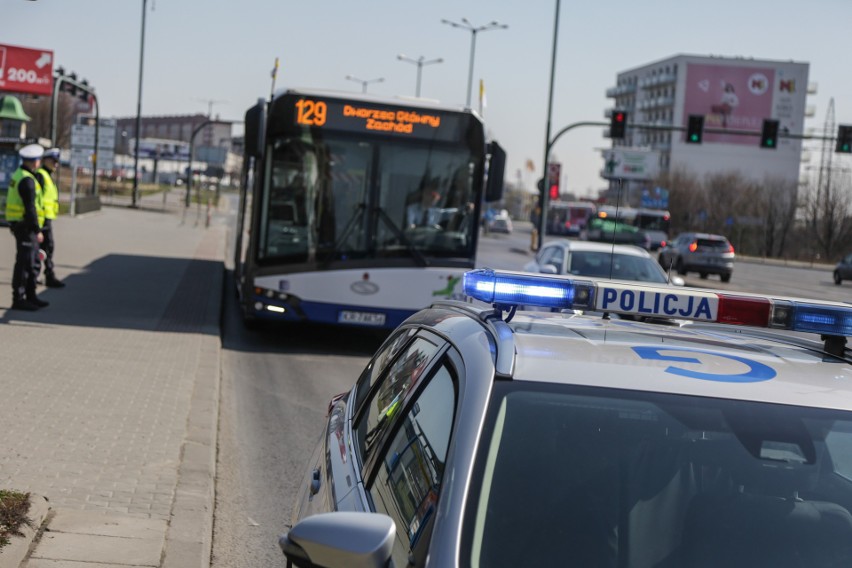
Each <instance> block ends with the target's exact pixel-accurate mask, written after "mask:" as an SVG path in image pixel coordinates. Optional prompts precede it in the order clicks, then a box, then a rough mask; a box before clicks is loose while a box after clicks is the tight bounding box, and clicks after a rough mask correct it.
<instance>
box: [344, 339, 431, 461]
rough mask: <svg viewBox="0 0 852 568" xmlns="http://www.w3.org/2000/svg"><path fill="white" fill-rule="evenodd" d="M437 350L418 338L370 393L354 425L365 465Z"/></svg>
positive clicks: (357, 443)
mask: <svg viewBox="0 0 852 568" xmlns="http://www.w3.org/2000/svg"><path fill="white" fill-rule="evenodd" d="M437 351H438V346H437V345H436V344H434V343H432V342H430V341H427V340H426V339H424V338H422V337H418V338H416V339H415V340H414V341H413V342H411V343H410V344H409V346H408V347H407V348H406V349H405V350H404V351H403V352H402V353H400V355H399V356H398V357H397V358H396V359H394V361H393V362H392V363H391V364H390V366H389V367H388V370H387V373H386V374H384V375H382V378H381V382H380V383H379V384H378V385H377V388H375V389H373V391H372V392H371V393H370V394H369V397H368V399H367V401H366V402H365V403H364V407H363V409H362V410H361V412H360V415H359V416H358V418H357V421H356V424H355V436H356V439H355V441H356V445H357V447H358V449H359V453H360V455H361V458H362V463H363V462H364V461H366V459H367V457H368V455H369V453H370V452H371V451H372V450H373V448H374V445H375V443H376V442H377V441H378V440H380V439H381V437H382V433H383V432H385V431H386V429H387V428H388V427H389V426H390V425H391V423H392V422H393V419H394V417H395V413H396V412H397V411H398V410H399V407H400V406H401V404H402V402H403V400H404V399H405V397H406V395H407V394H408V392H409V389H411V388H412V387H414V386H415V385H416V384H417V383H418V381H419V380H420V379H422V378H423V374H424V373H425V371H426V369H427V367H428V366H429V363H430V361H431V360H432V358H433V357H434V355H435V353H437Z"/></svg>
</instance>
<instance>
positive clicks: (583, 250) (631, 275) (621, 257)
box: [524, 239, 684, 286]
mask: <svg viewBox="0 0 852 568" xmlns="http://www.w3.org/2000/svg"><path fill="white" fill-rule="evenodd" d="M524 271H526V272H541V273H545V274H568V275H571V276H587V277H594V278H614V279H616V280H635V281H637V282H652V283H655V284H665V283H667V282H669V279H668V276H667V275H666V273H665V272H664V271H663V270H662V269H661V268H660V266H659V265H658V264H657V263H656V262H655V261H654V257H652V256H651V255H650V254H649V253H648V251H646V250H645V249H642V248H639V247H636V246H632V245H610V244H606V243H594V242H588V241H576V240H569V239H556V240H553V241H548V242H546V243H544V245H543V246H542V247H541V250H540V251H538V254H536V256H535V260H533V261H532V262H529V263H527V264H526V266H524ZM671 283H672V284H674V285H676V286H683V285H684V280H683V278H681V277H679V276H674V277H673V278H672V282H671Z"/></svg>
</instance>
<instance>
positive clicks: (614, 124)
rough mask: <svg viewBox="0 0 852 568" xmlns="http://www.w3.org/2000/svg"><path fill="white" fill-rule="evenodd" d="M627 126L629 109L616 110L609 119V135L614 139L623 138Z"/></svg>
mask: <svg viewBox="0 0 852 568" xmlns="http://www.w3.org/2000/svg"><path fill="white" fill-rule="evenodd" d="M626 127H627V111H623V110H614V111H612V114H611V115H610V119H609V137H610V138H612V139H613V140H623V139H624V130H625V128H626Z"/></svg>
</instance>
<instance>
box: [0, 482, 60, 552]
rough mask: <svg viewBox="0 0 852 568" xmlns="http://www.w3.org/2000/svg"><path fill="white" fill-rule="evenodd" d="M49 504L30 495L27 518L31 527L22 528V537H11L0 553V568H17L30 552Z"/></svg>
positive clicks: (42, 498) (45, 500) (37, 496)
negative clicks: (30, 522)
mask: <svg viewBox="0 0 852 568" xmlns="http://www.w3.org/2000/svg"><path fill="white" fill-rule="evenodd" d="M49 512H50V504H49V503H48V501H47V498H46V497H42V496H41V495H32V494H31V495H30V510H29V513H28V514H27V517H29V519H30V520H31V521H32V527H28V526H24V527H23V528H22V529H21V532H22V533H23V535H24V536H16V537H12V540H11V542H10V543H9V544H8V545H7V546H5V547H3V550H2V551H0V568H18V567H19V566H20V565H21V562H23V560H24V558H26V557H27V554H29V552H30V547H31V545H32V544H33V542H34V541H35V539H36V536H37V535H38V534H39V533H40V531H41V529H42V526H43V525H44V524H45V521H46V519H47V516H48V513H49Z"/></svg>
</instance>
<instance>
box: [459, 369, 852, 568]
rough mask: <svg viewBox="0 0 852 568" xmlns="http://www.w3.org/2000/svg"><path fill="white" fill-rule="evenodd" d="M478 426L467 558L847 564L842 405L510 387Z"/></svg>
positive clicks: (851, 416)
mask: <svg viewBox="0 0 852 568" xmlns="http://www.w3.org/2000/svg"><path fill="white" fill-rule="evenodd" d="M483 432H484V433H485V436H484V438H483V439H482V443H481V444H480V446H479V448H480V449H479V451H478V454H477V456H476V458H475V466H474V475H473V478H472V479H471V480H470V482H469V487H473V488H476V489H475V490H474V492H473V493H472V495H471V498H470V500H469V501H468V504H467V506H466V507H467V508H466V511H465V513H464V520H463V523H462V524H463V526H464V527H465V528H464V529H463V531H464V534H463V542H462V546H461V549H462V550H466V551H470V552H469V554H470V557H469V558H468V559H467V561H465V562H463V563H462V565H465V566H473V567H485V566H495V565H500V566H643V567H645V566H648V567H650V566H658V567H662V566H809V567H810V566H840V565H843V566H852V480H850V478H849V475H848V474H849V472H850V471H852V463H850V462H852V457H850V456H852V412H848V411H836V410H827V409H816V408H804V407H794V406H790V405H780V404H767V403H756V402H746V401H737V400H723V399H703V398H697V397H684V396H678V395H665V394H658V393H639V392H630V391H617V390H613V389H597V388H589V387H583V388H580V387H568V386H564V385H547V384H535V383H528V382H521V381H506V382H498V383H495V385H494V391H493V394H492V402H491V408H490V409H489V411H488V415H487V418H486V422H485V424H484V426H483ZM531 441H534V443H531ZM529 511H535V515H532V516H531V515H529ZM518 519H528V520H529V522H518ZM517 543H524V546H518V545H517Z"/></svg>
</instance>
